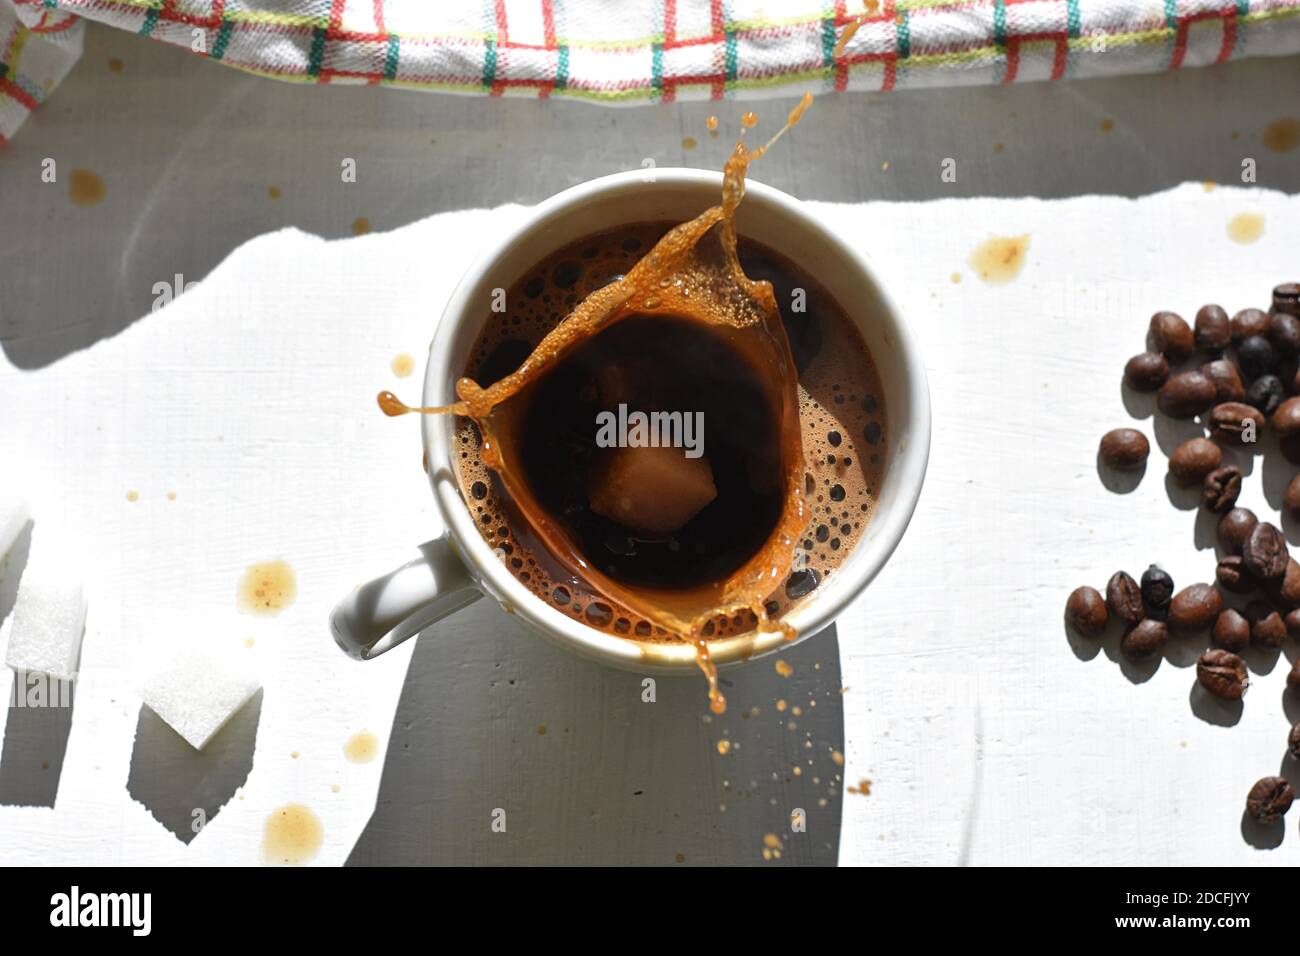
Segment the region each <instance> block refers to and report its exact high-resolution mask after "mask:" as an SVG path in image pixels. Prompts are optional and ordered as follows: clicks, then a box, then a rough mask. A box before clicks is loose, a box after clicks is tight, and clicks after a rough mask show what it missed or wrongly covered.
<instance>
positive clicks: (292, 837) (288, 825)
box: [262, 803, 325, 866]
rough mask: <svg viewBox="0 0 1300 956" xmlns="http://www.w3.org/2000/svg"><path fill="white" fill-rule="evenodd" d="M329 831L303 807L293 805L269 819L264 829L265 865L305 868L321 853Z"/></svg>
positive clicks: (263, 848) (263, 849) (283, 808)
mask: <svg viewBox="0 0 1300 956" xmlns="http://www.w3.org/2000/svg"><path fill="white" fill-rule="evenodd" d="M324 842H325V828H324V827H323V826H321V822H320V818H319V817H317V816H316V814H314V813H312V811H311V810H309V809H308V808H307V807H304V806H303V805H302V804H301V803H289V804H285V805H284V806H282V807H280V808H279V809H278V810H276V811H274V812H273V813H272V814H271V815H270V816H269V817H267V818H266V824H265V825H264V826H263V827H262V861H263V862H264V863H268V864H271V865H272V866H302V865H303V864H304V863H309V862H311V860H313V859H314V858H315V857H316V854H317V853H319V852H320V848H321V846H322V844H324Z"/></svg>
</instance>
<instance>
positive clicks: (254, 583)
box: [238, 560, 298, 616]
mask: <svg viewBox="0 0 1300 956" xmlns="http://www.w3.org/2000/svg"><path fill="white" fill-rule="evenodd" d="M297 596H298V581H297V578H296V576H295V575H294V573H293V568H291V567H289V565H288V564H287V563H286V562H284V561H280V560H275V561H263V562H261V563H259V564H251V565H249V566H248V567H247V568H246V569H245V570H244V576H243V577H242V578H240V579H239V592H238V605H239V609H240V610H241V611H245V612H247V613H250V614H259V615H265V616H272V615H275V614H279V613H280V612H281V611H283V610H284V609H285V608H287V607H288V606H289V605H290V604H292V603H293V599H294V598H295V597H297Z"/></svg>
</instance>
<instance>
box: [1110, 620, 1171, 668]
mask: <svg viewBox="0 0 1300 956" xmlns="http://www.w3.org/2000/svg"><path fill="white" fill-rule="evenodd" d="M1168 643H1169V628H1167V627H1166V626H1165V624H1164V622H1163V621H1154V620H1152V619H1151V618H1147V619H1146V620H1144V621H1139V622H1138V623H1137V625H1136V626H1135V627H1133V628H1132V629H1131V630H1129V631H1128V632H1127V633H1126V634H1125V635H1124V636H1123V637H1122V638H1120V642H1119V650H1120V653H1121V654H1123V655H1124V656H1125V657H1127V658H1128V659H1129V660H1131V661H1141V660H1145V659H1146V658H1148V657H1152V656H1154V655H1156V654H1159V653H1160V652H1161V651H1163V650H1164V649H1165V645H1166V644H1168Z"/></svg>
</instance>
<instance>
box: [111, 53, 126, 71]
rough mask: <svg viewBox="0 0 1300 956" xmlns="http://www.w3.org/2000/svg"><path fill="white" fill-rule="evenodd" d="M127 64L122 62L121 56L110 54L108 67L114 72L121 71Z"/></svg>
mask: <svg viewBox="0 0 1300 956" xmlns="http://www.w3.org/2000/svg"><path fill="white" fill-rule="evenodd" d="M125 66H126V64H125V63H123V62H122V60H121V58H120V57H116V56H110V57H109V58H108V69H109V71H110V72H112V73H121V72H122V69H123V68H124V67H125Z"/></svg>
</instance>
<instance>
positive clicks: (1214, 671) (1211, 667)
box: [1196, 647, 1250, 700]
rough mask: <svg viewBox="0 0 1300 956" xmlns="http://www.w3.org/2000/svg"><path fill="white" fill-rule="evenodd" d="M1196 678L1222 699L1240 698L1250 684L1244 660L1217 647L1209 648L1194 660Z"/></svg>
mask: <svg viewBox="0 0 1300 956" xmlns="http://www.w3.org/2000/svg"><path fill="white" fill-rule="evenodd" d="M1196 680H1197V681H1198V682H1199V683H1200V685H1201V686H1202V687H1204V688H1205V689H1206V690H1207V691H1209V692H1210V693H1211V694H1213V695H1214V696H1215V697H1219V698H1222V699H1223V700H1241V698H1242V695H1244V694H1245V693H1246V688H1248V687H1249V686H1250V674H1249V672H1248V671H1247V670H1246V662H1245V661H1243V660H1242V659H1241V658H1240V657H1238V656H1237V655H1236V654H1234V653H1232V651H1225V650H1223V649H1222V648H1219V647H1212V648H1210V649H1209V650H1208V651H1206V652H1205V653H1204V654H1202V655H1201V656H1200V658H1199V659H1198V660H1197V661H1196Z"/></svg>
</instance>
